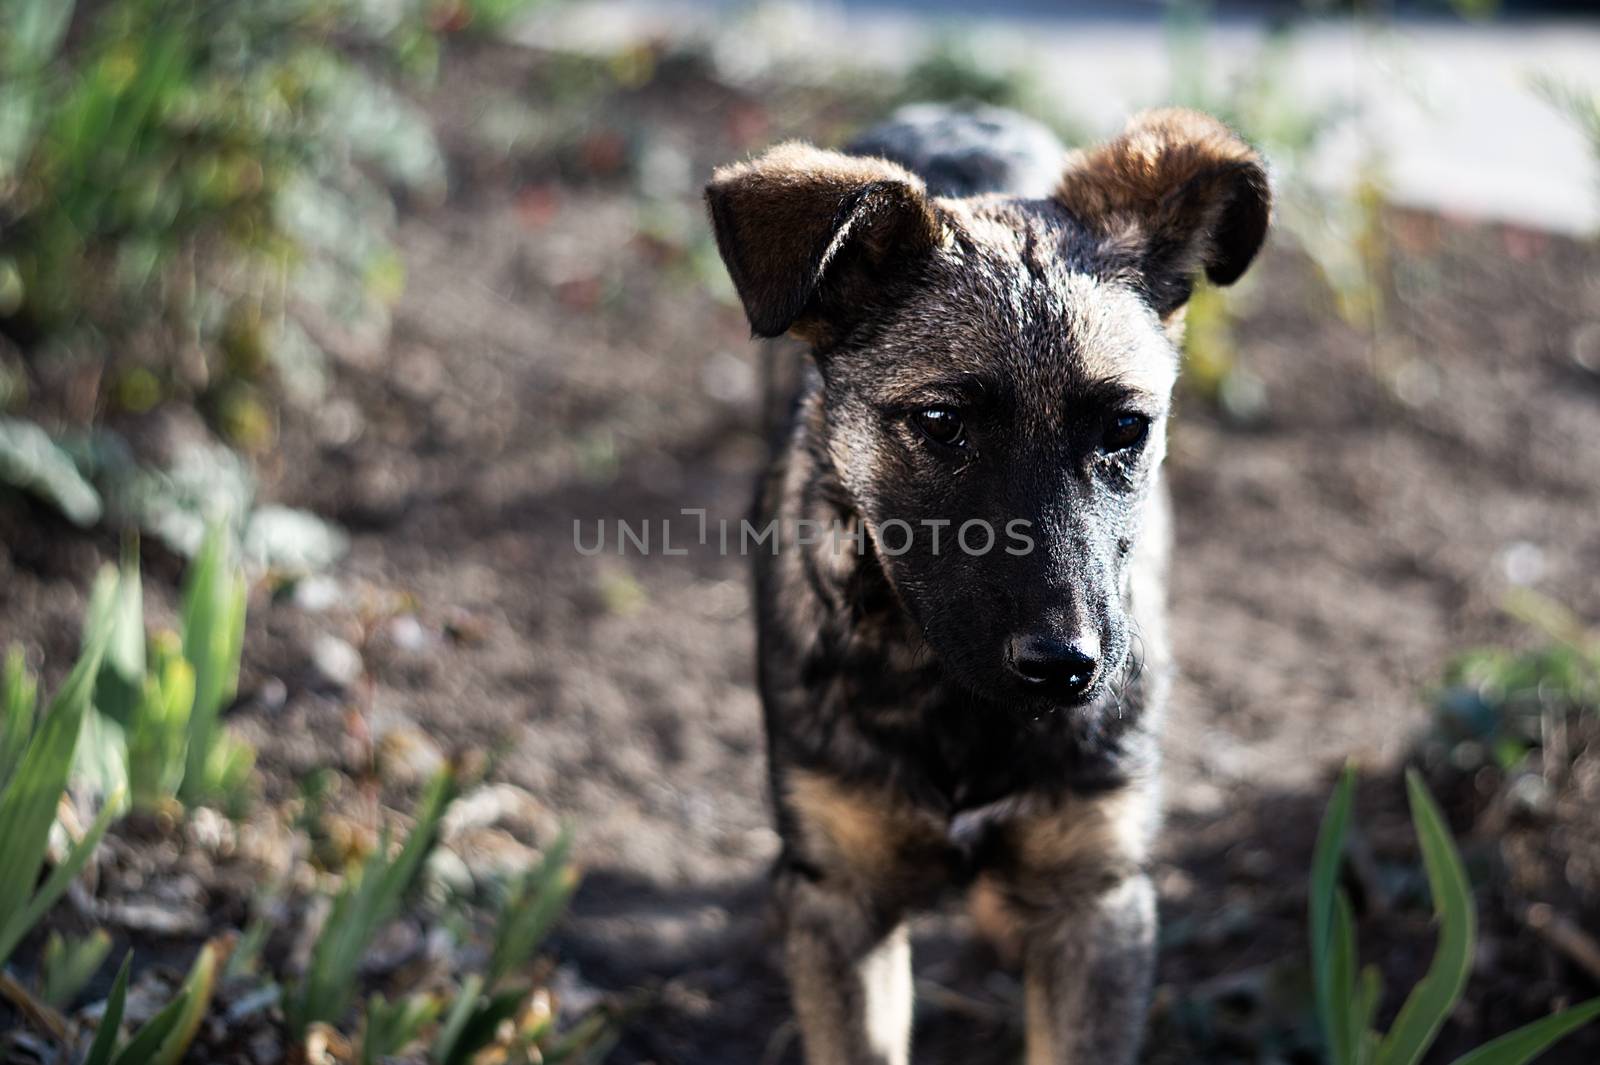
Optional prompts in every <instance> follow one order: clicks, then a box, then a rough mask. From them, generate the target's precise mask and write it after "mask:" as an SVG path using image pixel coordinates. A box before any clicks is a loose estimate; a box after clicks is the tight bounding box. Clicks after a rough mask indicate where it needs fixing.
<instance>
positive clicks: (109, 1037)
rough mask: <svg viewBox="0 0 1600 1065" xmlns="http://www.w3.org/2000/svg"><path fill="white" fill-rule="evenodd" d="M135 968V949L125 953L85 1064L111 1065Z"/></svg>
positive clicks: (84, 1061) (84, 1060)
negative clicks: (129, 983) (130, 979)
mask: <svg viewBox="0 0 1600 1065" xmlns="http://www.w3.org/2000/svg"><path fill="white" fill-rule="evenodd" d="M132 969H133V951H131V950H130V951H129V952H128V953H127V954H125V955H123V958H122V968H120V969H118V970H117V979H116V981H115V982H113V983H112V985H111V995H110V997H109V998H107V999H106V1010H105V1012H104V1013H103V1014H101V1015H100V1027H99V1028H97V1029H95V1033H94V1042H93V1043H90V1044H89V1053H88V1055H87V1056H86V1057H85V1058H84V1059H83V1065H111V1055H112V1053H113V1052H115V1050H116V1048H117V1028H118V1027H119V1026H121V1024H122V1010H123V1007H124V1006H125V1005H126V1004H127V1001H128V977H129V975H130V973H131V971H132Z"/></svg>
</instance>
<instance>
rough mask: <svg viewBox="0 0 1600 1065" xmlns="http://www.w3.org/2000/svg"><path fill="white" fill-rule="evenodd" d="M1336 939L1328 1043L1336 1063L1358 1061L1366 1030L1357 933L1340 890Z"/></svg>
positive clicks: (1349, 1064)
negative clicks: (1360, 1009) (1360, 1008)
mask: <svg viewBox="0 0 1600 1065" xmlns="http://www.w3.org/2000/svg"><path fill="white" fill-rule="evenodd" d="M1334 903H1335V905H1334V920H1333V943H1332V944H1331V950H1330V951H1329V958H1328V981H1329V984H1330V990H1331V992H1332V994H1331V995H1330V996H1329V1006H1330V1008H1331V1011H1332V1012H1331V1016H1330V1018H1329V1020H1330V1026H1329V1028H1328V1043H1329V1050H1330V1056H1331V1057H1332V1059H1333V1062H1334V1065H1355V1062H1356V1054H1357V1050H1358V1048H1359V1047H1360V1046H1361V1036H1362V1034H1363V1033H1361V1032H1359V1031H1357V1030H1356V1024H1357V1023H1358V1018H1359V1014H1358V1012H1357V1008H1356V1007H1357V1005H1358V1004H1357V1002H1356V934H1355V917H1354V916H1353V915H1352V913H1351V911H1350V899H1349V897H1348V896H1346V895H1345V893H1344V891H1343V890H1342V889H1341V890H1338V891H1337V893H1336V895H1335V898H1334Z"/></svg>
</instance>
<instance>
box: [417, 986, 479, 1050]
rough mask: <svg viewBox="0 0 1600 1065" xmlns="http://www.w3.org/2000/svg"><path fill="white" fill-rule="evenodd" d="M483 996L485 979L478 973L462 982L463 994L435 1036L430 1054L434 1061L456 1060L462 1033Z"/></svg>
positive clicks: (458, 997)
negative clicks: (480, 996) (479, 998)
mask: <svg viewBox="0 0 1600 1065" xmlns="http://www.w3.org/2000/svg"><path fill="white" fill-rule="evenodd" d="M481 994H483V977H481V976H479V975H478V974H477V973H473V974H472V975H471V976H468V977H467V978H466V979H465V980H463V981H462V982H461V992H460V994H458V995H456V1000H455V1001H454V1002H452V1003H451V1004H450V1012H449V1013H448V1014H446V1015H445V1019H444V1023H443V1024H442V1025H440V1026H439V1032H438V1034H437V1035H435V1036H434V1039H433V1048H432V1051H431V1053H430V1054H429V1056H430V1057H431V1058H432V1059H433V1060H434V1061H438V1062H448V1061H451V1060H453V1059H454V1057H455V1054H456V1048H457V1045H458V1044H459V1043H460V1042H461V1033H462V1032H463V1031H464V1030H465V1029H466V1027H467V1022H468V1021H470V1020H471V1019H472V1014H473V1012H474V1011H475V1010H476V1009H477V1006H478V996H479V995H481Z"/></svg>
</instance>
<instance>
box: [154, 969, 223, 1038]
mask: <svg viewBox="0 0 1600 1065" xmlns="http://www.w3.org/2000/svg"><path fill="white" fill-rule="evenodd" d="M218 960H219V959H218V952H217V945H216V943H215V942H211V943H207V944H206V945H205V946H203V947H201V948H200V953H199V955H198V956H196V957H195V959H194V964H193V965H191V966H190V967H189V975H188V976H187V977H186V978H185V979H184V981H183V988H182V994H180V995H179V996H178V1001H179V1002H181V1003H183V1008H182V1009H181V1010H179V1011H178V1016H177V1018H176V1020H174V1022H173V1025H172V1030H171V1031H169V1032H168V1033H167V1036H166V1038H165V1039H163V1040H161V1047H160V1049H159V1050H158V1051H157V1052H156V1054H155V1055H154V1056H153V1057H152V1058H151V1059H150V1065H178V1062H179V1061H180V1060H181V1059H182V1058H183V1053H184V1051H186V1050H188V1049H189V1044H190V1043H192V1042H194V1036H195V1033H196V1032H198V1031H199V1030H200V1022H201V1021H202V1020H204V1019H205V1015H206V1010H208V1009H210V1008H211V992H212V991H213V990H214V989H215V987H216V983H217V963H218Z"/></svg>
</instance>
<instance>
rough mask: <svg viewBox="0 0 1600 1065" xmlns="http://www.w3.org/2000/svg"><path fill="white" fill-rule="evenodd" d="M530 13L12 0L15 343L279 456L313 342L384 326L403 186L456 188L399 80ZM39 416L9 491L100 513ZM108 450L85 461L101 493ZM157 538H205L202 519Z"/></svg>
mask: <svg viewBox="0 0 1600 1065" xmlns="http://www.w3.org/2000/svg"><path fill="white" fill-rule="evenodd" d="M528 6H530V0H258V2H252V3H244V4H233V3H226V4H208V3H201V2H198V0H98V2H95V3H84V4H81V5H75V4H74V3H73V2H72V0H0V348H4V347H5V346H6V345H5V343H4V342H5V340H6V339H8V338H9V340H10V341H11V342H12V343H13V344H14V345H16V346H17V347H18V348H20V350H21V351H22V353H23V355H24V356H25V361H27V362H32V363H35V364H38V365H42V363H41V362H40V361H41V360H43V361H45V362H52V361H53V362H60V361H63V360H70V361H72V362H73V363H74V364H79V363H83V362H85V361H87V362H88V363H91V364H100V365H101V366H102V369H101V371H100V372H99V374H98V375H97V377H96V378H95V380H96V383H95V385H94V388H95V391H96V394H95V396H94V402H93V409H94V410H95V411H96V412H103V411H106V410H127V411H132V412H136V413H137V412H143V411H148V410H150V409H152V408H154V407H156V406H158V405H160V404H161V403H162V402H164V401H167V400H176V401H179V402H184V403H194V404H195V405H197V407H198V408H199V409H200V410H201V411H202V412H203V413H204V414H205V415H206V417H207V420H208V421H209V423H210V424H211V425H212V427H213V428H214V429H215V430H216V431H218V432H219V433H220V434H221V435H222V436H223V437H224V439H226V440H227V441H228V442H230V443H231V444H232V445H234V446H236V447H240V448H243V449H245V450H246V451H252V452H258V451H263V450H266V449H269V448H271V447H272V445H273V443H274V441H275V438H276V433H277V418H276V414H275V409H274V408H275V403H276V400H277V398H278V396H279V395H280V394H288V395H289V396H290V398H292V399H296V400H298V401H301V402H305V403H311V404H315V403H316V402H319V401H320V399H321V393H322V389H323V388H324V387H325V381H326V377H327V370H326V367H325V364H326V361H327V355H326V353H325V351H324V350H323V346H322V344H320V343H319V342H318V340H317V339H315V338H319V337H324V336H334V337H341V336H343V337H348V336H358V337H372V336H380V337H381V335H382V333H383V332H384V331H385V330H386V329H387V322H388V319H387V310H386V305H387V304H388V303H390V302H392V301H393V300H394V299H395V298H396V297H397V296H398V294H399V292H400V289H401V288H402V286H403V284H404V271H403V268H402V267H401V264H400V261H399V258H398V256H397V255H396V254H395V252H394V250H393V248H392V247H391V246H390V244H389V242H388V239H387V237H386V235H385V234H386V231H387V229H388V227H389V226H390V225H391V223H392V218H393V211H394V200H393V195H394V193H393V191H392V190H398V191H400V192H402V193H404V194H407V195H412V196H422V197H431V196H437V195H439V194H440V192H441V190H442V187H443V182H444V163H443V159H442V156H441V154H440V151H439V148H438V145H437V144H436V143H435V140H434V137H433V134H432V132H431V130H430V128H429V126H428V124H427V122H426V121H425V119H424V117H423V116H422V115H421V113H420V112H419V111H418V110H417V109H416V108H415V107H413V106H412V105H411V104H410V103H409V102H407V101H406V99H405V98H404V96H403V95H402V94H401V93H400V92H399V91H398V90H397V88H396V87H395V85H396V83H397V82H399V81H401V80H409V81H412V82H414V83H418V82H426V81H427V80H428V79H430V78H431V77H432V76H433V75H434V73H435V71H436V69H437V65H438V61H439V51H440V47H441V42H442V41H443V40H445V39H446V38H447V37H448V35H450V34H452V33H456V32H459V31H462V30H466V29H485V30H493V29H495V28H497V27H499V26H501V25H503V24H504V23H506V22H507V21H509V20H511V19H512V18H514V17H515V16H516V15H518V14H519V13H520V12H521V11H523V10H524V9H526V8H527V7H528ZM11 376H12V371H11V370H10V369H9V368H8V369H7V370H6V377H7V380H9V379H10V377H11ZM25 386H26V376H25V375H24V376H23V377H22V379H21V383H20V384H19V385H18V386H17V387H15V388H13V387H11V386H10V385H7V386H6V389H5V391H6V392H7V394H12V393H17V394H22V395H26V387H25ZM9 405H10V406H12V407H13V408H15V407H16V406H18V404H16V403H11V404H9ZM30 424H31V423H28V422H7V423H6V424H5V425H4V426H0V484H8V485H11V486H13V487H18V488H22V489H24V490H27V491H30V492H32V493H34V494H36V495H38V496H40V497H41V498H43V499H45V500H46V501H47V502H49V503H51V504H52V505H55V506H57V507H59V508H60V509H61V510H62V511H63V513H65V514H66V515H67V516H68V517H69V518H71V519H72V520H73V521H75V522H77V523H79V524H90V523H93V522H95V521H98V520H99V519H100V517H101V512H102V508H101V506H100V503H99V501H98V500H97V499H96V495H95V493H94V492H93V491H87V490H86V485H85V484H84V483H83V481H84V479H85V478H84V477H79V478H76V479H74V478H73V477H72V476H71V471H70V470H69V469H68V467H67V466H66V465H65V464H63V463H62V462H61V457H62V456H61V454H60V453H59V449H52V448H49V447H46V446H44V444H43V443H41V439H40V437H41V434H42V431H41V430H39V429H38V428H37V427H33V429H32V430H31V431H29V430H27V429H26V428H24V427H27V426H29V425H30ZM45 439H46V440H48V438H45ZM109 446H110V447H111V449H112V450H115V449H116V446H117V445H116V442H115V441H114V440H113V441H112V442H111V444H110V445H109ZM97 449H99V450H104V449H103V448H102V447H101V445H100V444H99V442H98V441H97V440H96V441H91V442H90V444H89V446H84V445H83V444H80V445H79V446H78V447H77V448H76V454H75V455H74V458H77V459H80V460H82V459H85V458H87V459H89V460H90V461H89V463H88V465H89V466H90V467H91V470H88V471H83V472H84V473H85V476H86V477H87V479H88V480H90V481H94V480H96V476H95V471H94V470H93V469H92V468H93V467H94V466H95V463H94V461H93V460H94V459H95V458H99V457H101V456H99V455H91V454H88V453H89V452H91V451H94V450H97ZM80 465H81V463H80ZM118 472H119V473H128V472H130V471H129V470H127V469H122V470H119V471H118ZM111 509H112V517H113V518H115V519H117V520H119V521H128V520H132V521H136V522H139V523H140V524H141V525H143V524H144V521H143V519H146V518H150V517H155V515H150V514H147V513H145V512H144V511H145V510H146V509H147V508H144V507H141V506H133V507H124V508H121V510H118V509H117V508H111ZM154 509H156V510H160V509H161V508H159V507H157V508H154ZM238 517H239V520H243V518H244V513H243V512H242V511H241V512H240V513H239V515H238ZM145 527H147V528H150V527H151V526H148V525H146V526H145ZM152 531H157V532H158V535H162V536H163V538H164V539H169V541H171V540H181V541H183V543H182V544H181V546H180V549H182V550H186V551H193V550H194V549H195V547H197V546H198V541H199V535H198V530H196V529H195V528H194V527H193V523H190V524H189V528H188V529H186V530H185V531H184V532H183V533H182V534H179V535H172V536H169V535H168V532H169V530H161V529H153V530H152Z"/></svg>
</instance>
